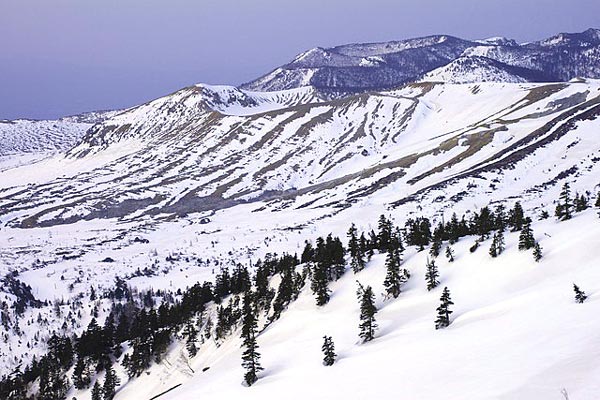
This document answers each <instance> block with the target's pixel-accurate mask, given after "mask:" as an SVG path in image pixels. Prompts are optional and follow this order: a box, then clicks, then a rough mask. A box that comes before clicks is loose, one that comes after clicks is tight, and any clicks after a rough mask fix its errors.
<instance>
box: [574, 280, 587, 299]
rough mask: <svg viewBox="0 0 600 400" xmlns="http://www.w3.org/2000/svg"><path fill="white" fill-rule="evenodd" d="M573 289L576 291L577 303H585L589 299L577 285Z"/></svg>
mask: <svg viewBox="0 0 600 400" xmlns="http://www.w3.org/2000/svg"><path fill="white" fill-rule="evenodd" d="M573 289H574V290H575V301H576V302H577V303H583V302H584V301H585V300H586V299H587V296H586V294H585V292H584V291H583V290H581V289H579V286H577V285H576V284H573Z"/></svg>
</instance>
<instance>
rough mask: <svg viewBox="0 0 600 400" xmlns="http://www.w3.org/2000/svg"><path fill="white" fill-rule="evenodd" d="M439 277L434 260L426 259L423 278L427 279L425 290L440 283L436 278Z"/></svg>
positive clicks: (433, 287)
mask: <svg viewBox="0 0 600 400" xmlns="http://www.w3.org/2000/svg"><path fill="white" fill-rule="evenodd" d="M438 277H439V273H438V269H437V266H436V265H435V260H429V259H427V272H426V273H425V279H426V280H427V290H432V289H435V288H436V287H437V285H439V284H440V282H439V281H438V280H437V278H438Z"/></svg>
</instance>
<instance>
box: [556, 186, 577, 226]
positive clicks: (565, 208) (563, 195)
mask: <svg viewBox="0 0 600 400" xmlns="http://www.w3.org/2000/svg"><path fill="white" fill-rule="evenodd" d="M572 206H573V204H571V189H570V187H569V183H568V182H565V184H564V185H563V187H562V190H561V192H560V196H559V200H558V205H557V206H556V210H555V215H556V216H557V217H558V219H560V220H561V221H566V220H568V219H571V207H572Z"/></svg>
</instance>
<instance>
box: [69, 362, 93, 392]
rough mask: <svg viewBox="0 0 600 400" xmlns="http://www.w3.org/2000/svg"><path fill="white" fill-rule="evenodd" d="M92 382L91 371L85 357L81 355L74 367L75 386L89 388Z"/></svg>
mask: <svg viewBox="0 0 600 400" xmlns="http://www.w3.org/2000/svg"><path fill="white" fill-rule="evenodd" d="M90 383H91V371H90V369H89V366H88V365H87V363H86V362H85V359H83V358H81V357H79V358H78V359H77V362H76V363H75V368H74V369H73V385H74V386H75V388H77V389H79V390H81V389H87V388H88V387H90Z"/></svg>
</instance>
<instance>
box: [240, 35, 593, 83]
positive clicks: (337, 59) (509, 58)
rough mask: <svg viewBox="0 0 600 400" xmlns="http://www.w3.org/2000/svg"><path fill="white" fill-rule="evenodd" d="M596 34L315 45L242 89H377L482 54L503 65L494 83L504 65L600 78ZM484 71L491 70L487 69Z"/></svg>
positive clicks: (555, 75) (558, 77)
mask: <svg viewBox="0 0 600 400" xmlns="http://www.w3.org/2000/svg"><path fill="white" fill-rule="evenodd" d="M599 38H600V30H598V29H588V30H587V31H585V32H582V33H561V34H559V35H556V36H553V37H551V38H548V39H544V40H541V41H538V42H532V43H527V44H518V43H516V42H515V41H514V40H512V39H506V38H502V37H496V38H490V39H485V40H477V41H471V40H463V39H459V38H455V37H452V36H447V35H437V36H430V37H425V38H418V39H409V40H402V41H393V42H384V43H370V44H350V45H344V46H337V47H333V48H327V49H324V48H315V49H312V50H309V51H307V52H305V53H302V54H300V55H298V56H297V57H296V58H295V59H294V60H292V61H291V62H290V63H288V64H285V65H283V66H281V67H279V68H277V69H275V70H273V71H272V72H270V73H268V74H267V75H265V76H263V77H260V78H258V79H256V80H254V81H252V82H249V83H246V84H245V85H242V87H243V88H245V89H251V90H262V91H272V90H284V89H291V88H297V87H301V86H309V85H310V86H313V87H315V88H319V89H321V90H333V91H343V92H360V91H364V90H382V89H389V88H393V87H396V86H399V85H401V84H404V83H407V82H412V81H415V80H417V79H419V78H420V77H421V76H423V75H425V74H427V73H429V72H431V71H433V70H436V69H438V68H440V67H443V66H446V65H448V64H450V63H453V62H454V61H460V62H461V63H465V62H471V63H474V64H480V63H481V59H480V58H477V59H473V60H470V61H467V60H465V58H468V57H470V56H483V57H487V58H489V59H492V60H495V61H498V62H500V63H502V64H506V65H505V66H503V67H501V68H500V70H501V71H499V76H497V77H495V78H494V79H489V80H494V81H501V80H502V79H504V78H505V77H506V73H505V71H504V70H505V69H507V68H508V66H510V67H513V68H515V67H516V68H517V69H518V71H516V75H518V76H519V77H521V78H524V79H526V80H527V81H530V82H553V81H568V80H570V79H572V78H575V77H579V76H584V77H589V78H600V69H599V67H598V66H599V65H600V63H599V60H600V39H599ZM459 58H460V60H458V59H459ZM488 63H489V62H488ZM495 67H496V68H497V67H498V65H496V66H495ZM449 68H454V67H453V66H449ZM478 68H481V67H480V66H479V67H478ZM488 72H490V73H493V72H497V71H490V70H489V69H488ZM509 75H514V73H510V74H509ZM512 79H513V80H514V78H512ZM451 82H452V80H451Z"/></svg>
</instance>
